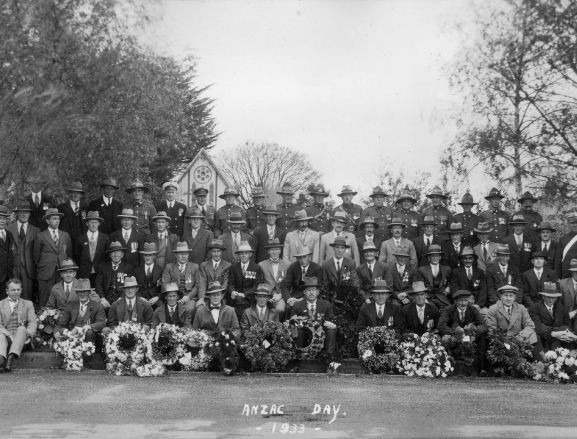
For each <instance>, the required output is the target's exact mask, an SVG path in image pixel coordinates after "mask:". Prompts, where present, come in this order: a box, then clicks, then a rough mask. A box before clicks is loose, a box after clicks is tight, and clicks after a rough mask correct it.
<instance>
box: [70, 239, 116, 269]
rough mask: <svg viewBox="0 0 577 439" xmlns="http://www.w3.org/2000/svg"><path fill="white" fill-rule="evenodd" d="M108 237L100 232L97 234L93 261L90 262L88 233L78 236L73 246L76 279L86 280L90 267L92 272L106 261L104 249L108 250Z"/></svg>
mask: <svg viewBox="0 0 577 439" xmlns="http://www.w3.org/2000/svg"><path fill="white" fill-rule="evenodd" d="M108 245H109V240H108V236H107V235H105V234H104V233H102V232H100V231H99V232H98V240H97V241H96V251H95V252H94V260H93V261H90V241H89V240H88V232H85V233H84V234H82V235H80V236H78V237H77V238H76V242H75V245H74V260H75V262H76V263H77V264H78V275H77V276H76V277H77V278H78V279H87V278H89V277H90V273H91V272H92V267H94V271H96V268H97V267H98V266H99V265H100V264H102V263H104V261H105V260H106V249H107V248H108Z"/></svg>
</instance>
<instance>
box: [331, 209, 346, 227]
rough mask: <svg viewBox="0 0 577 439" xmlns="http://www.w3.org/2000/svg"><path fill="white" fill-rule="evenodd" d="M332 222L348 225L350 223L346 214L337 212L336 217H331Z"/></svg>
mask: <svg viewBox="0 0 577 439" xmlns="http://www.w3.org/2000/svg"><path fill="white" fill-rule="evenodd" d="M331 221H340V222H341V223H344V224H346V223H348V222H349V217H348V216H347V214H346V213H345V212H340V211H338V212H335V213H334V215H333V216H332V217H331Z"/></svg>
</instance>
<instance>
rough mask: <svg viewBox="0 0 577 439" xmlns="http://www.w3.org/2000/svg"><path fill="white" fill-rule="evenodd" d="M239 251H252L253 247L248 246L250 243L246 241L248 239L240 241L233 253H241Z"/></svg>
mask: <svg viewBox="0 0 577 439" xmlns="http://www.w3.org/2000/svg"><path fill="white" fill-rule="evenodd" d="M241 252H251V253H252V252H254V250H253V248H252V247H251V246H250V244H249V243H248V241H241V242H240V245H239V246H238V249H237V250H236V251H235V253H241Z"/></svg>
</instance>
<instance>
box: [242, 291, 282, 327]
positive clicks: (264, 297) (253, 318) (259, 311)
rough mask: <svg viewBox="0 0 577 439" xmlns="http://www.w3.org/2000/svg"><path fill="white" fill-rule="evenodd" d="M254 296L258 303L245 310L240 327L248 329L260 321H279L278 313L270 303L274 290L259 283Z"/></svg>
mask: <svg viewBox="0 0 577 439" xmlns="http://www.w3.org/2000/svg"><path fill="white" fill-rule="evenodd" d="M254 297H255V298H256V303H254V304H253V305H252V306H251V307H250V308H247V309H246V310H245V311H244V313H243V315H242V318H241V320H240V329H241V330H242V331H248V330H249V329H250V328H252V327H253V326H254V325H257V324H259V323H264V322H278V321H279V315H278V313H277V312H276V311H275V310H273V309H272V306H271V304H270V298H271V297H272V291H271V290H270V289H269V288H268V286H267V285H265V284H261V285H259V286H258V287H257V289H256V290H255V292H254Z"/></svg>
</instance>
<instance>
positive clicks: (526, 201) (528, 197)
mask: <svg viewBox="0 0 577 439" xmlns="http://www.w3.org/2000/svg"><path fill="white" fill-rule="evenodd" d="M537 201H539V199H538V198H535V197H534V196H533V194H532V193H531V192H529V191H527V192H525V193H524V194H523V195H521V198H519V199H518V200H517V202H518V203H519V204H520V205H521V210H519V211H518V212H515V213H514V214H513V216H515V215H517V214H521V215H523V217H524V218H525V221H527V225H526V226H525V233H526V234H527V236H528V237H529V238H531V239H533V240H537V239H539V232H538V230H537V229H538V228H539V224H541V221H543V217H542V216H541V214H540V213H539V212H536V211H535V210H533V206H534V205H535V203H536V202H537Z"/></svg>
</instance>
